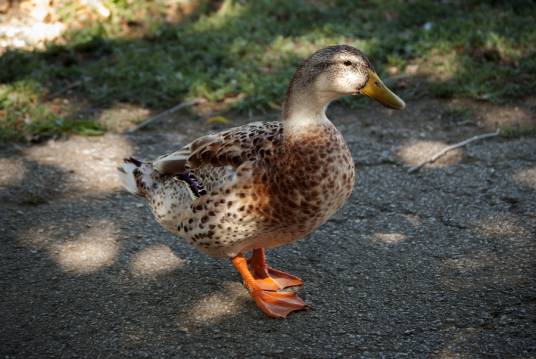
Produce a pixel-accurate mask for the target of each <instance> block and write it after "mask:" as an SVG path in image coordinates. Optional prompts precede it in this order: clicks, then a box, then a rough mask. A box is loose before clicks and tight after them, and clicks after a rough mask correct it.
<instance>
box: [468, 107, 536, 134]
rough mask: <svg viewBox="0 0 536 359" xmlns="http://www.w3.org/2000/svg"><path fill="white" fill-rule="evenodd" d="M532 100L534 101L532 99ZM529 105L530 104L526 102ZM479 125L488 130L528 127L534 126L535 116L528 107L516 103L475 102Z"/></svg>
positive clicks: (535, 122) (535, 124) (535, 125)
mask: <svg viewBox="0 0 536 359" xmlns="http://www.w3.org/2000/svg"><path fill="white" fill-rule="evenodd" d="M532 102H535V101H534V100H533V101H532ZM527 105H529V106H530V104H528V103H527ZM477 108H479V111H478V117H479V121H480V123H481V125H482V126H483V127H484V128H486V129H488V130H495V129H496V128H505V127H506V128H513V129H530V128H535V127H536V116H535V115H534V113H533V112H531V111H530V110H529V109H528V108H523V107H520V106H517V105H506V104H501V105H496V104H492V103H479V104H477Z"/></svg>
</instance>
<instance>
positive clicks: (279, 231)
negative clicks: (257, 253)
mask: <svg viewBox="0 0 536 359" xmlns="http://www.w3.org/2000/svg"><path fill="white" fill-rule="evenodd" d="M211 137H212V140H211V141H210V142H209V145H208V147H211V148H212V151H213V150H215V148H219V149H220V151H221V147H225V146H226V144H232V143H234V141H235V140H237V141H239V140H240V138H244V139H245V142H250V143H251V144H252V146H251V148H249V150H246V149H242V150H241V151H240V152H241V153H242V156H241V157H240V159H234V160H233V159H231V161H235V163H236V165H235V166H232V165H223V166H221V165H219V164H218V163H216V164H215V165H210V164H205V165H203V166H201V167H199V168H197V169H193V170H192V169H190V170H188V172H187V173H188V174H189V175H190V178H192V179H195V180H197V182H199V183H202V184H203V186H204V191H205V192H206V195H201V196H199V194H198V193H197V194H196V193H195V188H194V189H192V188H191V187H192V184H191V183H190V184H189V183H187V182H186V181H185V178H184V177H183V178H179V177H177V176H176V175H171V176H170V175H166V174H161V173H160V172H158V171H156V170H154V168H153V166H152V165H151V164H143V165H141V168H140V170H139V171H140V174H141V173H142V172H143V173H145V176H143V175H141V176H139V178H140V180H138V186H137V188H136V192H139V193H140V194H142V195H143V196H145V197H146V198H147V199H148V201H149V205H150V207H151V210H152V211H153V214H154V215H155V218H156V220H157V221H158V222H159V223H160V224H161V225H162V226H164V227H165V228H166V229H167V230H169V231H170V232H172V233H174V234H177V235H179V236H180V237H182V238H185V239H186V240H187V241H188V242H189V243H190V244H191V245H193V246H195V247H197V248H198V249H199V250H201V251H203V252H205V253H207V254H209V255H211V256H215V257H225V256H228V257H233V256H235V255H237V254H239V253H241V252H245V251H248V250H251V249H254V248H271V247H276V246H279V245H283V244H286V243H288V242H292V241H294V240H296V239H300V238H303V237H304V236H306V235H307V234H309V233H310V232H312V231H313V230H314V229H315V228H316V227H318V226H319V225H321V224H322V223H324V222H325V221H326V220H327V219H328V218H329V217H330V216H331V215H332V214H333V213H334V212H335V211H336V210H337V209H338V208H339V207H340V206H341V205H342V204H343V203H344V201H345V200H346V198H348V196H349V195H350V193H351V190H352V186H353V182H354V173H355V171H354V165H353V161H352V158H351V155H350V152H349V150H348V147H347V146H346V144H345V142H344V140H343V138H342V136H341V134H340V133H339V131H338V130H337V129H336V128H335V126H333V124H331V123H329V122H326V123H323V124H320V125H318V126H315V128H314V129H310V130H309V131H307V132H303V133H301V134H293V133H291V134H288V135H287V134H286V132H285V129H284V125H283V123H281V122H268V123H261V122H257V123H253V124H248V125H245V126H241V127H237V128H234V129H231V130H229V131H226V132H223V133H221V134H218V135H213V136H211ZM193 144H194V145H195V142H194V143H193ZM253 144H255V145H253ZM191 147H192V145H191V144H190V145H188V146H186V147H185V149H186V151H187V150H188V148H191ZM185 149H182V150H181V151H183V152H184V151H185ZM230 151H232V152H235V151H236V149H233V150H230ZM220 155H222V153H220ZM211 157H212V154H211ZM225 160H228V159H225ZM222 164H223V163H222ZM155 167H158V162H156V164H155ZM144 177H145V179H144ZM194 186H195V185H194ZM140 189H141V191H140Z"/></svg>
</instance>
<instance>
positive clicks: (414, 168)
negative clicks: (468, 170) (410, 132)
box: [408, 130, 500, 173]
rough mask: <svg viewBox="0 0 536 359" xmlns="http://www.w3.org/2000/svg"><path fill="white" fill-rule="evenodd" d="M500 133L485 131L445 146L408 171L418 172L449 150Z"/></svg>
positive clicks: (498, 131)
mask: <svg viewBox="0 0 536 359" xmlns="http://www.w3.org/2000/svg"><path fill="white" fill-rule="evenodd" d="M499 134H500V130H497V131H495V132H492V133H484V134H482V135H477V136H473V137H471V138H468V139H466V140H463V141H462V142H458V143H455V144H453V145H450V146H447V147H445V148H443V149H442V150H441V151H439V152H438V153H436V154H435V155H433V156H432V157H431V158H430V159H427V160H426V161H423V162H421V163H419V164H418V165H417V166H413V167H411V168H410V169H409V170H408V173H413V172H417V171H418V170H420V169H421V168H422V167H423V166H424V165H426V164H428V163H432V162H435V161H436V160H437V159H438V158H439V157H441V156H443V155H444V154H445V153H447V152H449V151H452V150H453V149H456V148H459V147H462V146H465V145H467V144H469V143H471V142H474V141H477V140H482V139H484V138H489V137H495V136H498V135H499Z"/></svg>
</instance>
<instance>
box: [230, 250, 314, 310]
mask: <svg viewBox="0 0 536 359" xmlns="http://www.w3.org/2000/svg"><path fill="white" fill-rule="evenodd" d="M231 262H232V263H233V265H234V267H235V268H236V270H237V271H238V272H239V273H240V275H241V276H242V279H243V280H244V285H245V286H246V288H247V289H248V291H249V293H250V294H251V297H252V298H253V299H254V300H255V303H256V304H257V306H258V307H259V309H260V310H262V311H263V312H264V313H265V314H266V315H268V316H269V317H271V318H285V317H286V316H287V315H288V314H289V313H290V312H293V311H296V310H302V309H305V303H304V302H303V300H302V299H301V298H300V297H298V295H297V294H296V293H292V292H276V291H275V290H277V289H278V288H279V287H280V286H281V285H280V284H279V282H276V279H273V278H272V277H270V276H266V277H265V278H255V277H254V275H253V273H252V272H251V271H250V269H249V268H248V262H247V261H246V259H245V258H244V256H243V255H242V254H239V255H237V256H236V257H233V258H231ZM266 268H267V267H266V266H265V269H266ZM267 271H268V270H267ZM273 271H274V272H273V273H274V275H275V276H276V278H278V280H279V279H280V280H281V282H282V283H285V281H287V282H289V283H298V282H297V281H299V284H301V283H302V282H301V280H300V279H299V278H296V277H294V276H291V275H290V274H286V273H284V272H280V271H276V270H273ZM275 271H276V272H275ZM281 273H283V274H281ZM287 284H288V283H287ZM263 288H269V289H268V290H266V289H263Z"/></svg>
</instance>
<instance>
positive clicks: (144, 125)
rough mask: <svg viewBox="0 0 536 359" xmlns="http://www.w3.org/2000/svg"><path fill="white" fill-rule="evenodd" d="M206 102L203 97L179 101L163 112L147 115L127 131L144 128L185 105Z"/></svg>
mask: <svg viewBox="0 0 536 359" xmlns="http://www.w3.org/2000/svg"><path fill="white" fill-rule="evenodd" d="M204 102H206V100H205V99H203V98H196V99H193V100H191V101H186V102H181V103H179V104H178V105H176V106H174V107H172V108H170V109H168V110H166V111H164V112H160V113H159V114H158V115H156V116H153V117H149V118H148V119H146V120H145V121H143V122H141V123H139V124H138V125H136V126H134V127H132V128H131V129H128V130H127V132H128V133H132V132H136V131H138V130H139V129H141V128H144V127H146V126H148V125H150V124H152V123H155V122H156V121H158V120H160V119H161V118H163V117H165V116H167V115H170V114H172V113H173V112H177V111H178V110H180V109H181V108H185V107H189V106H194V105H198V104H200V103H204Z"/></svg>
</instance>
